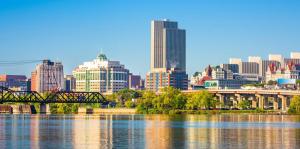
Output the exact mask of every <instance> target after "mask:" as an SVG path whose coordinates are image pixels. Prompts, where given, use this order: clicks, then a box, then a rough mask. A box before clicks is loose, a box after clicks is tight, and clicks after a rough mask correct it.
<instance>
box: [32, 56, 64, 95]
mask: <svg viewBox="0 0 300 149" xmlns="http://www.w3.org/2000/svg"><path fill="white" fill-rule="evenodd" d="M63 87H64V70H63V65H62V64H61V63H60V62H51V61H50V60H44V61H43V63H42V64H38V65H37V66H36V69H35V70H34V71H33V72H32V73H31V90H32V91H37V92H47V91H52V90H62V89H63Z"/></svg>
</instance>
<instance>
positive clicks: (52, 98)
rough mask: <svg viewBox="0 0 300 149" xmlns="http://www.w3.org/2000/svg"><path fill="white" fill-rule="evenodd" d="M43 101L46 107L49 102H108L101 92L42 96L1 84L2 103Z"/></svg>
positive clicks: (62, 93)
mask: <svg viewBox="0 0 300 149" xmlns="http://www.w3.org/2000/svg"><path fill="white" fill-rule="evenodd" d="M5 102H14V103H41V109H44V108H45V109H46V110H47V107H46V104H48V103H101V104H105V103H107V101H106V99H105V98H104V96H102V94H101V93H99V92H63V91H57V92H51V93H49V94H45V95H44V96H42V95H41V94H39V93H38V92H36V91H13V90H10V89H8V88H5V87H2V86H0V103H5Z"/></svg>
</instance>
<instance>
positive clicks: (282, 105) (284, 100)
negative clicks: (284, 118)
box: [278, 95, 288, 112]
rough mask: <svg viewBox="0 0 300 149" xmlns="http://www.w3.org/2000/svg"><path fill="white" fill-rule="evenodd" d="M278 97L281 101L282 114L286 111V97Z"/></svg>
mask: <svg viewBox="0 0 300 149" xmlns="http://www.w3.org/2000/svg"><path fill="white" fill-rule="evenodd" d="M278 97H279V98H280V99H281V110H282V111H283V112H285V111H287V110H288V109H287V96H283V95H278Z"/></svg>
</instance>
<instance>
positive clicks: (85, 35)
mask: <svg viewBox="0 0 300 149" xmlns="http://www.w3.org/2000/svg"><path fill="white" fill-rule="evenodd" d="M299 6H300V1H299V0H197V1H196V0H195V1H188V0H144V1H143V0H97V1H96V0H95V1H93V0H48V1H46V0H1V1H0V53H1V54H0V61H16V60H36V59H45V58H50V59H52V60H60V61H62V62H63V64H64V68H65V72H66V73H71V71H72V69H73V68H75V67H76V66H77V65H79V64H81V63H82V62H84V61H89V60H92V59H93V58H95V57H96V55H97V54H98V53H100V49H103V52H104V53H105V54H106V55H107V56H108V58H109V59H112V60H120V61H121V63H123V64H125V65H126V67H127V68H129V69H130V71H131V72H133V73H136V74H141V75H144V74H145V73H146V72H147V71H148V70H149V69H150V66H149V65H150V21H151V20H153V19H163V18H168V19H171V20H175V21H178V22H179V27H180V28H183V29H186V31H187V32H186V33H187V35H186V36H187V70H188V73H189V74H191V73H193V72H195V71H198V70H202V69H203V68H204V67H205V66H207V65H208V64H219V63H222V62H228V58H229V57H241V58H244V59H246V58H247V56H249V55H251V56H256V55H258V56H262V57H264V58H266V57H267V55H268V53H279V54H283V55H285V56H289V52H290V51H300V9H299ZM34 66H35V64H29V65H21V66H9V67H7V66H5V67H3V66H0V73H8V74H26V75H28V74H30V72H31V71H32V70H33V69H34ZM143 77H144V76H143Z"/></svg>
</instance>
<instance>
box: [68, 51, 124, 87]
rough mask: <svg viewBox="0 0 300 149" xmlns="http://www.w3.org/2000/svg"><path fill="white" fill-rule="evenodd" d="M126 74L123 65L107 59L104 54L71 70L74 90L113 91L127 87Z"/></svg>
mask: <svg viewBox="0 0 300 149" xmlns="http://www.w3.org/2000/svg"><path fill="white" fill-rule="evenodd" d="M128 75H129V70H128V69H125V66H124V65H122V64H120V62H119V61H111V60H108V59H107V58H106V56H105V55H104V54H100V55H98V57H97V58H96V59H94V60H93V61H89V62H84V63H83V64H82V65H79V66H78V67H76V68H75V69H74V70H73V76H74V77H75V78H76V91H87V92H101V93H114V92H117V91H119V90H121V89H124V88H127V87H128Z"/></svg>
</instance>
